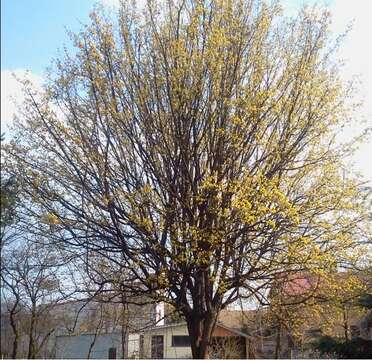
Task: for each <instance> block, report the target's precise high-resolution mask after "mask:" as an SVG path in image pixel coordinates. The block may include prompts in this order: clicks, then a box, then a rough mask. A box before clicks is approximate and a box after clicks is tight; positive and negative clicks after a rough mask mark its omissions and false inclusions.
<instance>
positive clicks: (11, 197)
mask: <svg viewBox="0 0 372 360" xmlns="http://www.w3.org/2000/svg"><path fill="white" fill-rule="evenodd" d="M0 201H1V202H0V208H1V220H0V239H1V240H3V237H4V233H5V229H6V227H7V226H9V225H10V224H12V223H13V222H14V220H15V217H16V206H17V202H18V197H17V183H16V181H15V180H14V178H8V179H6V180H4V179H1V200H0Z"/></svg>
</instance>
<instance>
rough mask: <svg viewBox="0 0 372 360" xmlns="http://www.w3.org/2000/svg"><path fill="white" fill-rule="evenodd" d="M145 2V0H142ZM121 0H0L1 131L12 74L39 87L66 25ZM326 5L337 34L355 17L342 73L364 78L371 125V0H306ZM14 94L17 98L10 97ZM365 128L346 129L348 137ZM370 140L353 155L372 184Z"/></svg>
mask: <svg viewBox="0 0 372 360" xmlns="http://www.w3.org/2000/svg"><path fill="white" fill-rule="evenodd" d="M138 1H141V2H143V1H144V0H138ZM118 2H119V0H98V1H94V0H1V132H4V131H7V129H8V125H9V124H10V123H11V121H12V118H13V115H14V113H15V111H16V107H15V105H14V101H15V102H18V103H19V102H21V101H22V98H23V96H22V92H21V87H20V85H19V83H18V82H17V81H16V80H15V79H14V77H13V76H12V74H13V73H14V74H15V75H17V76H18V77H23V76H25V71H26V70H29V74H28V75H27V76H28V78H29V79H30V80H31V81H33V82H34V84H35V85H36V86H40V84H41V83H42V80H43V72H44V70H45V68H46V67H47V66H49V65H50V63H51V61H52V59H53V58H55V57H56V56H57V55H58V49H62V48H63V46H64V45H67V47H71V44H70V40H69V37H68V35H67V32H66V29H68V30H71V31H73V32H77V31H79V29H81V27H82V24H85V23H89V12H90V11H92V10H93V8H94V6H95V4H97V3H100V4H102V5H103V6H106V7H108V8H109V7H115V6H117V4H118ZM306 2H307V3H314V2H318V3H320V4H322V5H326V6H327V7H328V8H329V10H330V11H331V14H332V17H333V23H332V30H333V31H334V33H336V34H337V33H341V32H343V31H344V30H345V29H346V27H347V25H348V24H349V23H350V22H351V21H354V28H353V30H352V31H351V33H350V34H349V36H348V38H347V39H346V41H345V42H344V44H343V45H342V47H341V50H340V52H339V57H340V58H343V59H345V61H346V66H345V68H344V70H343V73H342V76H343V78H344V79H345V80H346V81H347V80H350V79H351V78H352V77H353V76H354V75H358V76H359V78H360V80H361V86H360V91H359V93H358V97H359V98H360V99H361V100H363V101H364V105H363V107H362V108H361V110H360V111H359V113H358V117H359V118H360V119H364V120H365V125H364V126H365V127H366V126H369V127H371V128H372V65H371V64H372V45H371V44H372V41H371V39H370V37H371V36H372V21H371V17H370V14H372V0H353V1H351V0H306ZM303 3H304V0H282V4H283V6H284V8H285V11H286V13H287V14H292V15H293V14H295V12H296V10H297V9H298V8H299V7H300V6H301V5H302V4H303ZM12 99H13V100H12ZM360 131H361V127H358V126H354V127H351V128H350V129H347V130H346V131H345V132H344V136H345V137H346V138H347V137H350V136H352V135H356V134H358V132H360ZM371 156H372V142H371V140H370V141H368V142H367V143H366V144H364V145H363V146H362V147H361V149H360V150H359V151H358V152H357V153H356V154H355V156H354V158H353V162H354V163H355V169H356V170H358V171H360V172H361V173H362V174H363V175H364V177H365V178H366V179H367V180H369V181H371V183H372V162H371V160H370V159H371Z"/></svg>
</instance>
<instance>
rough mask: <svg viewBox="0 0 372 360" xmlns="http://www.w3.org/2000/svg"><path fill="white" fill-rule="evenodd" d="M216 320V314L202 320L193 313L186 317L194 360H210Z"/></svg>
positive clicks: (206, 316)
mask: <svg viewBox="0 0 372 360" xmlns="http://www.w3.org/2000/svg"><path fill="white" fill-rule="evenodd" d="M216 320H217V314H216V313H207V314H206V315H205V317H204V318H202V317H201V316H199V315H198V314H196V313H195V312H193V313H192V314H190V315H189V316H187V317H186V322H187V328H188V330H189V336H190V342H191V351H192V357H193V359H208V358H209V345H210V341H211V338H212V333H213V330H214V328H215V325H216Z"/></svg>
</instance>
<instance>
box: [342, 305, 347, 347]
mask: <svg viewBox="0 0 372 360" xmlns="http://www.w3.org/2000/svg"><path fill="white" fill-rule="evenodd" d="M342 315H343V323H344V324H343V327H344V336H345V340H346V341H348V340H349V321H348V314H347V309H346V308H345V307H344V308H343V311H342Z"/></svg>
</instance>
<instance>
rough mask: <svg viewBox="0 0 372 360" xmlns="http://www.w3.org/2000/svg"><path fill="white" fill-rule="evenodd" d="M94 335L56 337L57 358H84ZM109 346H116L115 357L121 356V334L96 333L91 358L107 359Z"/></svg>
mask: <svg viewBox="0 0 372 360" xmlns="http://www.w3.org/2000/svg"><path fill="white" fill-rule="evenodd" d="M93 340H94V335H91V334H89V335H88V334H84V335H77V336H76V335H75V336H68V335H67V336H57V337H56V358H57V359H86V358H87V357H88V352H89V347H90V345H91V343H92V342H93ZM110 348H116V358H121V334H102V335H98V336H97V338H96V341H95V344H94V346H93V348H92V351H91V355H90V358H91V359H107V358H108V353H109V349H110Z"/></svg>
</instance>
